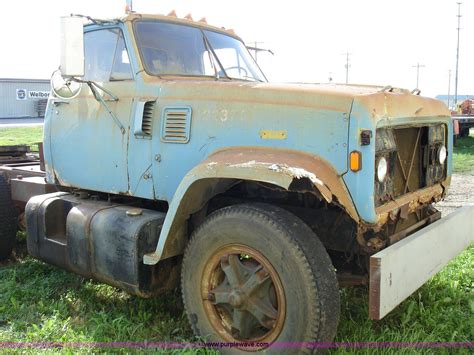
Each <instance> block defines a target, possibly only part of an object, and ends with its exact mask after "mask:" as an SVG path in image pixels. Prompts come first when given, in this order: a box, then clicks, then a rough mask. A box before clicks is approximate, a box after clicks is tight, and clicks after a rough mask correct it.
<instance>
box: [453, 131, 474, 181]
mask: <svg viewBox="0 0 474 355" xmlns="http://www.w3.org/2000/svg"><path fill="white" fill-rule="evenodd" d="M471 132H473V131H471ZM453 171H454V172H455V173H473V172H474V135H473V134H472V133H471V135H470V136H469V137H466V138H460V139H459V140H458V143H457V145H456V147H454V154H453Z"/></svg>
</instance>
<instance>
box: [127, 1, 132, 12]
mask: <svg viewBox="0 0 474 355" xmlns="http://www.w3.org/2000/svg"><path fill="white" fill-rule="evenodd" d="M125 12H126V13H131V12H133V0H127V4H126V6H125Z"/></svg>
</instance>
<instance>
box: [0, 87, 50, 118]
mask: <svg viewBox="0 0 474 355" xmlns="http://www.w3.org/2000/svg"><path fill="white" fill-rule="evenodd" d="M49 91H50V83H49V80H46V79H2V78H0V119H1V118H15V117H44V110H45V108H46V103H47V100H48V96H49Z"/></svg>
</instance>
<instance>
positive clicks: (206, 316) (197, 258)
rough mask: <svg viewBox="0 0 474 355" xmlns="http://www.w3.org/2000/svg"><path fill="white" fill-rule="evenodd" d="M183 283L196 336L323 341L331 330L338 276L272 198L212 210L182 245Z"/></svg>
mask: <svg viewBox="0 0 474 355" xmlns="http://www.w3.org/2000/svg"><path fill="white" fill-rule="evenodd" d="M181 283H182V285H181V286H182V292H183V301H184V305H185V308H186V312H187V314H188V318H189V321H190V323H191V327H192V328H193V331H194V332H195V334H196V335H198V336H201V337H208V336H209V337H211V339H213V340H216V341H221V342H244V343H245V342H260V343H269V344H271V343H274V342H278V343H282V342H285V343H301V342H325V341H331V340H332V339H333V338H334V336H335V333H336V330H337V324H338V320H339V290H338V283H337V279H336V274H335V271H334V267H333V266H332V263H331V260H330V258H329V256H328V254H327V252H326V250H325V248H324V246H323V245H322V243H321V242H320V241H319V239H318V238H317V236H316V235H315V234H314V232H313V231H312V230H311V229H310V228H309V227H308V226H307V225H306V224H304V223H303V222H302V221H301V220H300V219H299V218H297V217H296V216H294V215H293V214H291V213H289V212H288V211H286V210H283V209H281V208H278V207H275V206H272V205H266V204H245V205H235V206H230V207H226V208H223V209H221V210H218V211H216V212H214V213H212V214H211V215H210V216H209V217H208V218H207V219H206V220H205V221H204V223H203V224H202V225H201V226H200V227H199V228H198V229H197V230H196V231H195V232H194V233H193V235H192V238H191V241H190V242H189V244H188V247H187V249H186V251H185V255H184V259H183V269H182V278H181ZM240 349H241V350H245V349H246V348H245V347H244V346H242V347H241V348H240ZM276 349H277V348H275V350H276ZM253 350H255V349H253ZM269 350H273V349H271V348H270V349H269ZM280 350H281V349H280ZM286 350H291V349H286ZM293 350H294V351H296V350H297V349H293ZM298 350H301V349H298ZM285 352H288V351H285Z"/></svg>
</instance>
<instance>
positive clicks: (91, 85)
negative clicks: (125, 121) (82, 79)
mask: <svg viewBox="0 0 474 355" xmlns="http://www.w3.org/2000/svg"><path fill="white" fill-rule="evenodd" d="M86 83H87V85H88V86H89V88H90V89H91V91H92V94H93V95H94V98H95V99H96V100H97V101H98V102H99V103H100V104H101V105H102V106H103V107H104V108H105V110H106V111H107V112H108V113H109V115H110V117H112V119H113V120H114V121H115V123H116V124H117V126H118V127H119V128H120V132H122V134H125V127H124V126H123V125H122V123H121V122H120V120H119V119H118V118H117V116H115V114H114V113H113V112H112V110H111V109H110V108H109V106H108V105H107V103H106V102H105V101H106V100H104V98H103V97H102V96H101V95H100V94H99V93H98V92H97V89H96V87H98V88H99V89H100V90H102V91H104V92H105V93H106V94H108V95H110V96H111V97H112V100H111V101H118V98H117V97H116V96H114V95H112V94H110V93H109V92H107V91H106V90H105V89H104V88H103V87H101V86H100V85H98V84H96V83H94V82H92V81H86ZM109 101H110V100H109Z"/></svg>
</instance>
